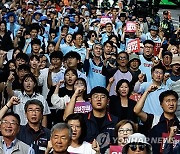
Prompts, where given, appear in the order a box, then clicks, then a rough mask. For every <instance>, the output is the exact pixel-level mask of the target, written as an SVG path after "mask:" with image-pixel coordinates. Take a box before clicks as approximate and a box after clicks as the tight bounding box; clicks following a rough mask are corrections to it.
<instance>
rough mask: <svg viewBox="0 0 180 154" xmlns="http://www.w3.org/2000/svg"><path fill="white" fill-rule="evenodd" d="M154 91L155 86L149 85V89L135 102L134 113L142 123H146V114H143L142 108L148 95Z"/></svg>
mask: <svg viewBox="0 0 180 154" xmlns="http://www.w3.org/2000/svg"><path fill="white" fill-rule="evenodd" d="M156 89H157V86H156V85H153V84H152V85H150V86H149V88H148V89H147V90H146V91H145V92H144V94H143V95H142V96H141V98H140V99H139V101H138V102H137V104H136V106H135V107H134V112H135V113H136V115H137V116H138V117H139V118H140V119H141V120H142V121H143V122H146V120H147V113H145V112H144V111H143V110H142V108H143V107H144V103H145V100H146V98H147V96H148V94H149V93H150V92H152V91H154V90H156Z"/></svg>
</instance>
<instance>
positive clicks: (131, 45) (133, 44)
mask: <svg viewBox="0 0 180 154" xmlns="http://www.w3.org/2000/svg"><path fill="white" fill-rule="evenodd" d="M126 50H127V51H132V52H139V51H140V40H139V38H136V39H133V40H131V41H129V42H128V44H127V48H126Z"/></svg>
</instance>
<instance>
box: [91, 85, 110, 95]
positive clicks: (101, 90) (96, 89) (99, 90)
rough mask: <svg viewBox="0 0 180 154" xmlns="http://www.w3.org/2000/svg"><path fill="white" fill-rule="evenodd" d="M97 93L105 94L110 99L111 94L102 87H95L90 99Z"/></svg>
mask: <svg viewBox="0 0 180 154" xmlns="http://www.w3.org/2000/svg"><path fill="white" fill-rule="evenodd" d="M95 93H102V94H105V95H106V96H107V97H109V92H108V91H107V89H106V88H104V87H100V86H97V87H94V88H93V89H92V90H91V92H90V97H92V95H93V94H95Z"/></svg>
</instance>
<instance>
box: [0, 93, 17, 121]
mask: <svg viewBox="0 0 180 154" xmlns="http://www.w3.org/2000/svg"><path fill="white" fill-rule="evenodd" d="M17 104H19V98H18V97H16V96H13V97H11V99H10V100H9V101H8V102H7V104H6V105H4V107H3V108H2V109H1V110H0V120H1V119H2V117H3V116H4V114H5V113H6V112H7V111H8V110H9V109H10V108H11V107H12V106H13V105H17Z"/></svg>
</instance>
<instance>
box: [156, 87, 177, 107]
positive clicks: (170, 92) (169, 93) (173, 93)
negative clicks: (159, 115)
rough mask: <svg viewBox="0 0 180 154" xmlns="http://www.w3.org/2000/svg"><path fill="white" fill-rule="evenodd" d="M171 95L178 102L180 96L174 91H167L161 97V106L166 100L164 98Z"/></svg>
mask: <svg viewBox="0 0 180 154" xmlns="http://www.w3.org/2000/svg"><path fill="white" fill-rule="evenodd" d="M170 95H173V96H174V97H175V98H176V100H178V99H179V96H178V94H177V92H175V91H174V90H166V91H163V92H162V93H161V94H160V95H159V101H160V104H162V102H163V100H164V97H166V96H170Z"/></svg>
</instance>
